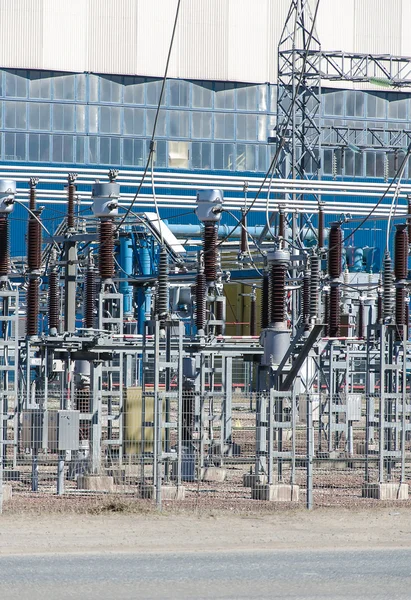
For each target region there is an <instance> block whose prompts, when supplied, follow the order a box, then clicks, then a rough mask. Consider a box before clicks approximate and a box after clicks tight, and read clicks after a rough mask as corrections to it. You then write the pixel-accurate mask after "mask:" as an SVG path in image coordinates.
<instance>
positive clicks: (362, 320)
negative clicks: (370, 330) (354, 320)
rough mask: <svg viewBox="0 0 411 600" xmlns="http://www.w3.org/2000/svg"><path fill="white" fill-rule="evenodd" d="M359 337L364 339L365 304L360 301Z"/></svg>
mask: <svg viewBox="0 0 411 600" xmlns="http://www.w3.org/2000/svg"><path fill="white" fill-rule="evenodd" d="M358 337H359V339H360V340H362V339H364V302H363V301H362V300H360V303H359V305H358Z"/></svg>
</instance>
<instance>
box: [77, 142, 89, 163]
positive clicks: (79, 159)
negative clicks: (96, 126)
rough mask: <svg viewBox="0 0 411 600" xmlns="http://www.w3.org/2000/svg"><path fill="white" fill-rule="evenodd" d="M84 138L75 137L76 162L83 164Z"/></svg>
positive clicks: (84, 154)
mask: <svg viewBox="0 0 411 600" xmlns="http://www.w3.org/2000/svg"><path fill="white" fill-rule="evenodd" d="M86 139H87V138H85V137H83V136H77V137H76V163H79V164H83V163H85V162H86V161H85V156H86V153H85V147H86Z"/></svg>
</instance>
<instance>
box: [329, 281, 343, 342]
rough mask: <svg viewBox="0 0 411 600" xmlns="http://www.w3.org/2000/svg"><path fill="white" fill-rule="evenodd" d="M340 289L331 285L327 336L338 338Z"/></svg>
mask: <svg viewBox="0 0 411 600" xmlns="http://www.w3.org/2000/svg"><path fill="white" fill-rule="evenodd" d="M340 321H341V319H340V288H339V286H337V285H332V286H331V290H330V318H329V336H330V337H339V335H340Z"/></svg>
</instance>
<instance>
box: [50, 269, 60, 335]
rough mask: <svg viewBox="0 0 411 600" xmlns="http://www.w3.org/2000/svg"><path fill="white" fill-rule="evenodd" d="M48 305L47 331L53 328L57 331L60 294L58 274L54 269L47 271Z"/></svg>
mask: <svg viewBox="0 0 411 600" xmlns="http://www.w3.org/2000/svg"><path fill="white" fill-rule="evenodd" d="M48 305H49V306H48V309H49V312H48V324H49V333H50V332H51V330H55V331H56V332H57V331H58V330H59V324H60V319H59V316H60V294H59V274H58V272H57V271H56V270H55V269H53V270H52V271H50V273H49V290H48Z"/></svg>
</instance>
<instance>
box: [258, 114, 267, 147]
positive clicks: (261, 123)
mask: <svg viewBox="0 0 411 600" xmlns="http://www.w3.org/2000/svg"><path fill="white" fill-rule="evenodd" d="M257 124H258V136H257V137H258V141H259V142H267V137H268V135H267V116H266V115H260V116H259V117H258V123H257Z"/></svg>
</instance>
